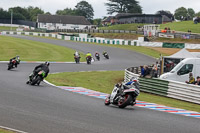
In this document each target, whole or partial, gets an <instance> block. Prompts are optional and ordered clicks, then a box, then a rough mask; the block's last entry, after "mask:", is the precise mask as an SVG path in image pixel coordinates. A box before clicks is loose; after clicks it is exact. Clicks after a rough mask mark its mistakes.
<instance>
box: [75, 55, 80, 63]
mask: <svg viewBox="0 0 200 133" xmlns="http://www.w3.org/2000/svg"><path fill="white" fill-rule="evenodd" d="M80 58H81V57H79V56H75V57H74V59H75V62H76V64H79V63H80Z"/></svg>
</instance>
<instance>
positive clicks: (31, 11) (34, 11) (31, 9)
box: [27, 6, 44, 21]
mask: <svg viewBox="0 0 200 133" xmlns="http://www.w3.org/2000/svg"><path fill="white" fill-rule="evenodd" d="M27 12H28V13H29V16H30V19H29V20H30V21H36V20H37V16H38V14H44V11H43V10H42V9H40V8H39V7H32V6H29V7H28V8H27Z"/></svg>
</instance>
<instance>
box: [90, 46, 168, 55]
mask: <svg viewBox="0 0 200 133" xmlns="http://www.w3.org/2000/svg"><path fill="white" fill-rule="evenodd" d="M88 44H92V45H94V44H95V45H102V46H108V47H115V48H122V49H126V50H131V51H134V52H138V53H142V54H145V55H148V56H151V57H154V58H159V57H160V54H162V55H163V56H168V54H164V53H162V52H160V51H157V50H154V49H152V48H151V47H142V46H130V45H112V44H99V43H88Z"/></svg>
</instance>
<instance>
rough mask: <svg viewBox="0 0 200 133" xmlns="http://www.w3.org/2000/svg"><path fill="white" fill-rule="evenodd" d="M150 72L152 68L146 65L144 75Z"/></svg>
mask: <svg viewBox="0 0 200 133" xmlns="http://www.w3.org/2000/svg"><path fill="white" fill-rule="evenodd" d="M149 74H150V69H149V67H148V66H144V77H146V76H147V75H149Z"/></svg>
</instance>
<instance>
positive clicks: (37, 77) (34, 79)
mask: <svg viewBox="0 0 200 133" xmlns="http://www.w3.org/2000/svg"><path fill="white" fill-rule="evenodd" d="M45 75H46V73H45V71H43V70H39V71H38V72H35V74H33V73H32V74H31V75H30V76H29V81H27V82H26V83H27V84H31V85H35V84H37V85H40V82H41V81H42V80H43V79H44V77H45Z"/></svg>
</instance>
